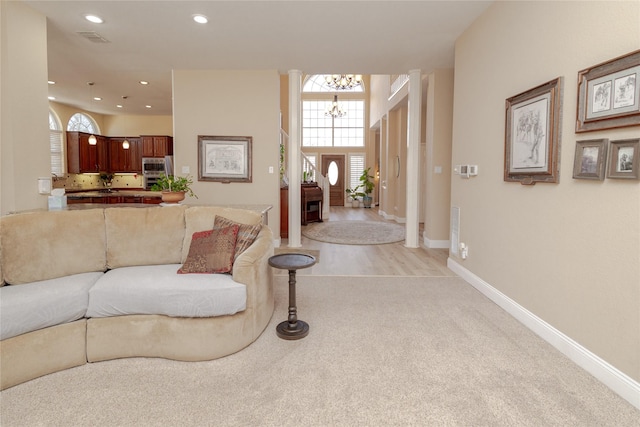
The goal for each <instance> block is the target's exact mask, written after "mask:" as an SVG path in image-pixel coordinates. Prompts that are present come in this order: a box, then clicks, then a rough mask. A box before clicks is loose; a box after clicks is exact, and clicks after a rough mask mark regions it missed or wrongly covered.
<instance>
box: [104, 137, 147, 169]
mask: <svg viewBox="0 0 640 427" xmlns="http://www.w3.org/2000/svg"><path fill="white" fill-rule="evenodd" d="M125 139H126V140H127V141H129V148H126V149H125V148H123V147H122V143H123V142H124V140H125ZM109 172H113V173H142V152H141V148H140V138H134V137H126V138H125V137H110V138H109Z"/></svg>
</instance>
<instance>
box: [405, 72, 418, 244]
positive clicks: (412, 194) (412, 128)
mask: <svg viewBox="0 0 640 427" xmlns="http://www.w3.org/2000/svg"><path fill="white" fill-rule="evenodd" d="M421 98H422V77H421V73H420V70H411V71H409V108H408V109H409V111H408V120H407V172H406V173H407V223H406V240H405V246H406V247H408V248H418V247H420V244H419V236H418V234H419V232H418V230H419V221H420V207H419V206H418V201H419V200H420V197H419V196H420V194H419V191H420V116H421V111H422V99H421Z"/></svg>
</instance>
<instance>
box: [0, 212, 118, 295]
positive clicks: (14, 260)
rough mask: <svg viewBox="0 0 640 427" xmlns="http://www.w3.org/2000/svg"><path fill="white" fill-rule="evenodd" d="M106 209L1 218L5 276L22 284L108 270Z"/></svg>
mask: <svg viewBox="0 0 640 427" xmlns="http://www.w3.org/2000/svg"><path fill="white" fill-rule="evenodd" d="M105 239H106V237H105V226H104V210H103V209H87V210H77V211H58V212H49V211H37V212H28V213H20V214H14V215H7V216H3V217H2V218H0V245H1V246H2V252H1V256H2V260H1V263H2V275H3V276H4V280H5V281H6V283H8V284H10V285H20V284H24V283H32V282H39V281H42V280H48V279H55V278H57V277H64V276H69V275H71V274H78V273H88V272H96V271H105V270H106V252H105Z"/></svg>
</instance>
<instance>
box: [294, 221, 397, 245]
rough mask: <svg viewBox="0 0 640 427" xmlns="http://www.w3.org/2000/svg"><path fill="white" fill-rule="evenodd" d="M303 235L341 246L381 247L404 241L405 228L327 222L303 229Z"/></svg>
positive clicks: (365, 222) (384, 223)
mask: <svg viewBox="0 0 640 427" xmlns="http://www.w3.org/2000/svg"><path fill="white" fill-rule="evenodd" d="M302 235H303V236H304V237H307V238H309V239H312V240H317V241H319V242H327V243H337V244H340V245H381V244H384V243H395V242H400V241H402V240H404V227H403V226H402V225H400V224H394V223H390V222H379V221H327V222H315V223H312V224H309V225H307V226H304V227H302Z"/></svg>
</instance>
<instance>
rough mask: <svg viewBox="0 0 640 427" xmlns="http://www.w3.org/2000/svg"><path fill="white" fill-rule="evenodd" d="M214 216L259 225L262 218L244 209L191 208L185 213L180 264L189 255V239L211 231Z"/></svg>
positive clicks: (218, 207)
mask: <svg viewBox="0 0 640 427" xmlns="http://www.w3.org/2000/svg"><path fill="white" fill-rule="evenodd" d="M216 215H221V216H223V217H225V218H228V219H231V220H232V221H234V222H236V223H239V224H250V225H255V224H260V223H262V216H261V215H260V214H258V213H257V212H253V211H248V210H244V209H235V208H224V207H220V206H191V207H189V208H188V209H187V211H186V212H185V234H184V242H183V244H182V258H181V260H180V263H181V264H184V262H185V260H186V259H187V255H189V246H190V245H191V237H192V236H193V233H195V232H197V231H206V230H213V227H214V223H215V219H216Z"/></svg>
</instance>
